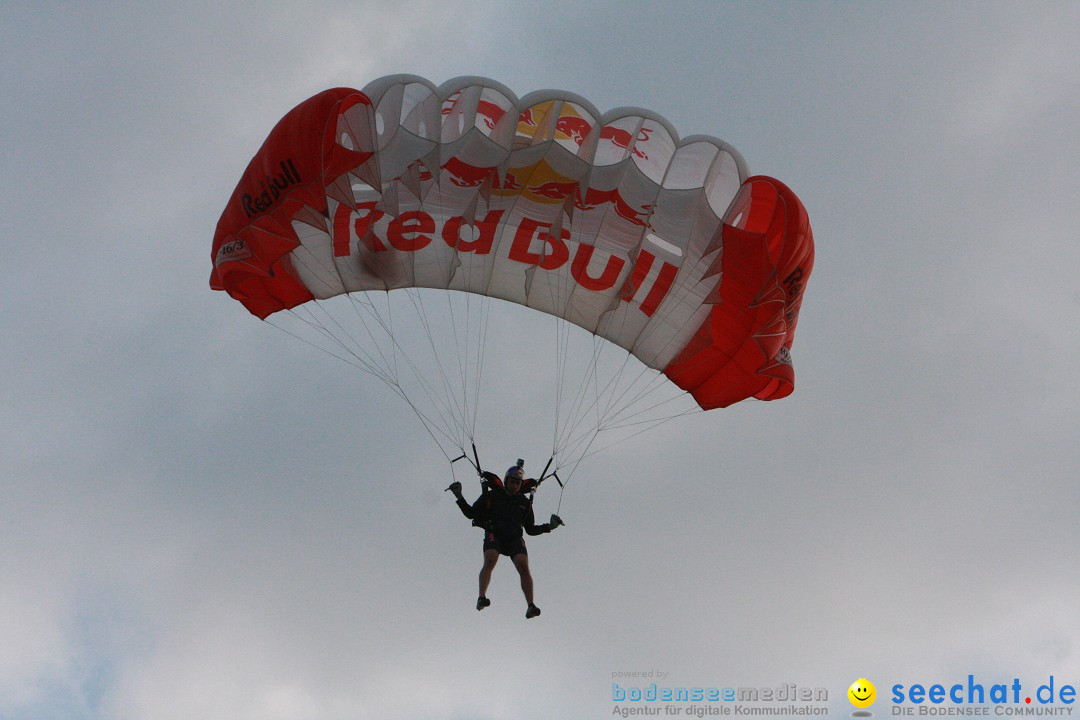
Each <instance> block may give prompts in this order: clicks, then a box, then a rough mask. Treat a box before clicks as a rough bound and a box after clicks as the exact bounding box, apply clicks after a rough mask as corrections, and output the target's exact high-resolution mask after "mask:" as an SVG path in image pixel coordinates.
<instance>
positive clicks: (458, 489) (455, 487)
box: [446, 480, 461, 497]
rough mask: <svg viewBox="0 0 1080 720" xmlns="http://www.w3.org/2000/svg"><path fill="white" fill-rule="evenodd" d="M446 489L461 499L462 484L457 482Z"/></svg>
mask: <svg viewBox="0 0 1080 720" xmlns="http://www.w3.org/2000/svg"><path fill="white" fill-rule="evenodd" d="M446 489H447V490H449V491H450V492H452V493H454V495H455V496H457V497H461V483H459V482H458V481H457V480H455V481H454V482H452V483H450V487H448V488H446Z"/></svg>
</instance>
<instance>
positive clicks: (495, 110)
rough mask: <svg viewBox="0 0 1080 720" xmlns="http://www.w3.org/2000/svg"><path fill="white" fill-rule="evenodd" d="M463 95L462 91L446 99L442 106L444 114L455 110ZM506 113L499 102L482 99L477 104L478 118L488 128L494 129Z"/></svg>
mask: <svg viewBox="0 0 1080 720" xmlns="http://www.w3.org/2000/svg"><path fill="white" fill-rule="evenodd" d="M460 97H461V93H460V92H456V93H454V94H453V95H451V96H450V97H448V98H447V99H446V102H444V103H443V106H442V110H441V112H442V114H443V115H449V114H450V113H452V112H454V106H455V105H457V102H458V98H460ZM505 114H506V109H505V108H503V107H502V106H501V105H499V104H497V103H493V102H491V101H490V100H481V101H479V102H478V103H477V104H476V118H477V120H479V121H480V122H481V123H482V124H483V125H484V127H486V128H487V129H488V130H494V129H495V126H496V125H497V124H498V122H499V120H501V119H502V117H503V115H505Z"/></svg>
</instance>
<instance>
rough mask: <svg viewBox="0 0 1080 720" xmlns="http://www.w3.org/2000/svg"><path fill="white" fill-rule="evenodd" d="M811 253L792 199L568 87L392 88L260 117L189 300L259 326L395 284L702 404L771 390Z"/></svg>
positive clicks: (382, 82) (393, 83)
mask: <svg viewBox="0 0 1080 720" xmlns="http://www.w3.org/2000/svg"><path fill="white" fill-rule="evenodd" d="M813 254H814V251H813V239H812V233H811V230H810V224H809V220H808V218H807V214H806V211H805V209H804V208H803V206H802V204H801V203H800V202H799V200H798V198H796V196H795V195H794V193H792V192H791V190H789V189H788V188H787V187H786V186H785V185H783V184H782V183H780V182H779V181H777V180H774V179H772V178H769V177H764V176H758V177H747V171H746V166H745V163H744V161H743V159H742V157H740V155H739V154H738V152H736V151H735V150H734V149H733V148H732V147H730V146H728V145H727V144H726V143H724V142H722V141H720V140H717V139H715V138H712V137H705V136H692V137H687V138H684V139H681V140H680V138H679V137H678V135H677V134H676V132H675V130H674V129H673V128H672V127H671V126H670V124H669V123H668V122H667V121H666V120H665V119H664V118H663V117H661V116H660V115H658V114H656V113H654V112H650V111H648V110H642V109H638V108H619V109H616V110H611V111H609V112H607V113H603V114H601V113H600V112H599V111H597V110H596V109H595V108H594V107H593V106H592V105H591V104H590V103H589V102H588V101H587V100H585V99H583V98H581V97H578V96H576V95H573V94H571V93H568V92H562V91H552V90H544V91H539V92H534V93H531V94H529V95H526V96H525V97H522V98H518V97H516V96H515V95H514V94H513V93H512V92H511V91H510V90H509V89H507V88H506V87H504V86H503V85H501V84H499V83H497V82H494V81H492V80H489V79H486V78H476V77H465V78H457V79H454V80H450V81H448V82H447V83H445V84H443V85H442V86H440V87H436V86H434V85H433V84H431V83H429V82H428V81H427V80H424V79H422V78H419V77H414V76H403V75H397V76H389V77H384V78H381V79H378V80H375V81H374V82H372V83H370V84H369V85H368V86H367V87H365V88H364V89H363V90H362V91H360V90H353V89H349V88H336V89H332V90H327V91H325V92H322V93H320V94H318V95H316V96H314V97H312V98H310V99H309V100H306V101H304V102H303V103H301V104H300V105H298V106H297V107H296V108H294V109H293V110H292V111H291V112H289V113H288V114H287V115H286V116H285V117H284V118H282V119H281V121H280V122H279V123H278V124H277V125H276V126H275V127H274V129H273V130H272V131H271V133H270V135H269V137H268V138H267V139H266V141H265V143H264V144H263V146H262V147H261V148H260V149H259V151H258V153H257V154H256V155H255V157H254V158H253V159H252V161H251V163H250V164H249V165H248V168H247V170H246V171H245V173H244V175H243V177H242V179H241V180H240V183H239V184H238V185H237V187H236V190H235V191H234V192H233V195H232V197H231V199H230V200H229V203H228V205H227V206H226V208H225V211H224V213H223V214H222V216H221V219H220V221H219V222H218V225H217V231H216V233H215V235H214V242H213V250H212V259H213V272H212V274H211V277H210V285H211V287H212V288H214V289H217V290H225V291H226V292H228V293H229V295H231V296H232V297H234V298H235V299H237V300H239V301H240V302H241V303H243V304H244V306H245V307H246V308H247V309H248V310H249V311H251V312H252V313H253V314H254V315H256V316H258V317H260V318H267V317H268V316H270V315H272V314H274V313H277V312H279V311H282V310H286V309H290V308H295V307H297V306H299V305H302V304H304V303H308V302H309V301H312V300H322V299H327V298H331V297H333V296H336V295H341V294H344V293H351V294H355V293H363V292H365V291H376V290H378V291H389V290H394V289H398V288H435V289H443V290H456V291H462V292H465V293H474V294H479V295H484V296H489V297H494V298H500V299H503V300H507V301H510V302H514V303H519V304H520V305H523V306H526V307H528V308H532V309H534V310H536V311H538V312H541V313H547V314H550V315H555V316H557V317H560V318H562V319H564V320H566V321H567V322H569V323H573V324H574V325H577V326H579V327H581V328H584V329H585V330H587V331H588V332H590V333H593V334H595V335H596V336H599V337H601V338H604V339H605V340H607V341H610V342H611V343H614V344H616V345H618V346H620V347H622V348H624V349H625V350H626V351H628V352H629V353H631V354H633V355H634V356H635V357H637V358H638V359H639V360H640V361H641V362H642V363H644V364H645V365H647V366H648V367H650V368H654V369H656V370H657V371H660V372H662V373H663V374H664V375H665V376H666V377H667V378H669V379H670V380H671V381H672V382H674V383H675V384H676V385H677V386H678V387H680V388H682V389H684V390H686V391H687V392H689V393H690V394H691V395H692V397H693V398H694V400H695V402H696V403H697V404H698V405H699V406H700V407H701V408H703V409H710V408H716V407H724V406H727V405H730V404H732V403H735V402H738V401H740V400H743V399H746V398H750V397H754V398H758V399H762V400H772V399H776V398H782V397H785V396H786V395H788V394H790V393H791V391H792V389H793V387H794V372H793V369H792V365H791V357H790V349H791V345H792V342H793V339H794V334H795V326H796V322H797V319H798V315H799V307H800V303H801V300H802V295H803V290H804V288H805V286H806V282H807V280H808V278H809V276H810V271H811V267H812V265H813Z"/></svg>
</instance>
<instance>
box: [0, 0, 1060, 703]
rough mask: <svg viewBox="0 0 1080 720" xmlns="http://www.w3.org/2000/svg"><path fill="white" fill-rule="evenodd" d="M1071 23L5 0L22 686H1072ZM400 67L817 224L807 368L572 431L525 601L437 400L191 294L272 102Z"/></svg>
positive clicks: (12, 508)
mask: <svg viewBox="0 0 1080 720" xmlns="http://www.w3.org/2000/svg"><path fill="white" fill-rule="evenodd" d="M1078 36H1080V5H1077V4H1075V3H1069V2H1061V3H1038V2H1034V3H1023V4H1018V3H989V2H980V3H961V2H957V3H864V4H855V3H801V2H800V3H711V2H709V3H707V2H686V3H674V2H672V3H666V2H656V3H647V2H596V3H569V2H567V3H559V2H545V3H516V2H505V3H501V2H469V3H458V2H432V3H423V2H413V3H407V4H401V5H399V4H398V3H390V2H387V3H375V2H368V3H365V2H338V3H333V2H327V3H314V2H313V3H299V2H297V3H284V2H282V3H270V2H267V3H258V4H243V5H240V4H222V3H220V2H201V1H200V2H186V3H147V2H131V3H50V2H18V1H11V0H9V1H7V2H3V3H2V4H0V70H2V73H3V75H2V77H3V102H2V103H0V143H2V144H0V152H2V155H0V157H2V161H0V162H2V166H3V172H2V173H0V257H2V260H3V267H4V275H5V278H6V281H5V282H4V283H3V286H2V290H0V292H2V293H3V296H2V308H3V309H2V314H0V328H2V331H3V332H2V336H3V341H2V342H0V362H2V367H3V370H4V372H3V380H2V382H0V400H2V403H3V407H4V413H3V420H2V421H0V448H2V453H0V717H3V718H4V719H5V720H31V719H37V718H56V719H63V720H67V719H69V718H70V719H78V720H82V719H98V718H116V719H118V720H120V719H122V720H129V719H130V720H173V719H175V720H191V719H192V718H200V720H219V719H220V720H248V719H250V720H276V719H278V718H280V719H281V720H294V719H295V720H306V719H308V718H312V719H315V718H318V719H324V718H325V719H328V720H338V719H340V720H352V719H354V718H380V719H381V718H388V719H389V718H418V717H423V718H433V719H437V718H447V719H451V718H505V717H515V718H522V719H525V718H553V717H564V718H583V719H587V718H603V717H608V716H610V715H611V712H612V706H613V703H612V696H611V693H612V688H611V683H612V674H613V673H618V672H625V671H648V670H660V671H663V672H665V673H668V674H669V676H668V682H670V683H671V684H673V685H685V686H695V685H697V686H717V687H723V686H740V685H744V686H778V685H781V684H784V683H798V684H800V685H805V686H813V687H825V688H828V689H829V692H830V706H831V708H832V711H833V713H834V714H835V715H837V716H840V715H846V714H847V713H848V712H849V711H850V710H851V706H850V705H849V704H848V703H847V700H846V697H845V695H844V693H845V692H846V688H847V687H848V685H849V684H851V682H853V681H854V680H855V679H857V678H859V677H866V678H868V679H870V680H872V681H873V682H875V683H876V684H877V686H878V690H879V694H880V695H881V696H882V697H883V699H881V700H879V701H878V704H877V705H876V706H875V708H874V709H875V711H876V713H877V714H878V715H879V716H881V715H885V714H888V712H889V708H888V704H887V698H886V697H885V696H886V695H887V693H886V692H885V690H883V689H887V688H889V687H891V686H892V685H893V684H896V683H903V684H905V685H909V684H912V683H926V684H932V683H945V684H948V683H952V682H960V681H963V680H965V679H966V678H967V676H968V675H969V674H975V675H976V676H977V677H978V678H980V679H984V680H985V682H986V683H987V684H988V685H989V684H991V683H994V682H1011V680H1012V679H1013V678H1020V679H1021V681H1022V682H1024V683H1030V684H1031V685H1037V684H1040V683H1043V682H1045V681H1046V679H1047V678H1048V677H1049V676H1050V675H1053V676H1055V678H1057V679H1058V682H1059V683H1061V682H1071V683H1072V684H1074V685H1077V684H1080V645H1078V641H1080V615H1078V613H1077V600H1076V599H1077V598H1078V597H1080V574H1078V565H1077V557H1078V556H1080V523H1078V522H1077V507H1078V501H1080V490H1078V487H1080V486H1078V483H1077V478H1078V476H1080V449H1078V446H1077V443H1076V435H1077V430H1078V428H1080V410H1078V407H1080V383H1077V373H1076V370H1077V359H1076V358H1077V353H1078V350H1080V331H1078V327H1080V325H1078V320H1077V318H1078V315H1080V289H1078V280H1077V279H1078V271H1077V268H1078V267H1080V243H1078V242H1077V235H1076V233H1077V227H1078V222H1077V221H1078V220H1080V210H1078V195H1077V189H1078V188H1080V134H1078V133H1077V117H1080V71H1078V69H1077V63H1076V38H1077V37H1078ZM391 73H413V74H417V75H420V76H423V77H426V78H428V79H430V80H432V81H433V82H434V83H436V84H439V83H442V82H443V81H445V80H447V79H449V78H452V77H455V76H458V75H481V76H487V77H491V78H494V79H495V80H498V81H500V82H502V83H504V84H505V85H507V86H508V87H509V88H511V89H512V90H514V91H515V92H516V93H517V94H518V95H519V96H522V95H525V94H526V93H528V92H530V91H533V90H538V89H542V88H559V89H565V90H569V91H572V92H574V93H578V94H580V95H582V96H584V97H585V98H587V99H589V100H590V101H591V102H592V103H593V104H594V105H596V106H597V107H598V108H600V109H601V110H606V109H610V108H614V107H618V106H624V105H634V106H640V107H645V108H650V109H654V110H656V111H658V112H660V113H662V114H663V115H664V116H665V117H667V118H668V119H669V120H670V121H671V123H672V125H673V126H674V127H675V128H677V129H678V130H679V132H680V133H681V134H683V135H691V134H697V133H703V134H710V135H715V136H718V137H720V138H723V139H724V140H726V141H727V142H730V143H731V144H732V145H734V146H735V147H736V148H738V149H739V151H740V152H741V153H742V155H743V156H744V157H745V158H746V160H747V162H748V164H749V166H750V169H751V171H753V172H755V173H764V174H769V175H773V176H775V177H778V178H780V179H781V180H783V181H784V182H785V183H787V184H788V185H790V186H791V187H792V189H794V190H795V192H796V193H797V194H798V195H799V196H800V197H801V198H802V200H803V201H804V203H805V205H806V207H807V209H808V211H809V214H810V219H811V223H812V225H813V228H814V234H815V239H816V247H817V263H816V267H815V270H814V274H813V277H812V278H811V281H810V283H809V287H808V290H807V294H806V299H805V302H804V304H803V311H802V316H801V319H800V325H799V333H798V337H797V340H796V344H795V348H794V353H793V357H794V363H795V368H796V375H797V383H796V390H795V393H794V394H793V395H792V396H791V397H789V398H787V399H784V400H781V401H777V402H772V403H763V402H749V403H743V404H741V405H738V406H735V407H732V408H730V409H727V410H722V411H716V412H710V413H706V414H698V415H694V416H691V417H688V418H683V419H681V420H678V421H674V422H672V423H668V424H666V425H664V426H662V427H661V428H659V429H657V430H654V431H653V432H651V433H649V434H646V435H643V436H641V437H640V438H638V439H637V440H636V441H635V442H633V443H626V444H623V445H620V446H616V447H615V448H612V449H610V450H608V451H605V452H604V453H601V454H598V455H595V456H593V457H592V458H590V459H589V460H587V461H586V464H585V465H583V466H582V467H581V468H580V469H579V471H578V472H577V473H576V474H575V476H574V478H573V481H572V482H571V483H570V484H569V485H568V487H567V490H566V492H565V493H564V495H563V497H562V504H561V508H560V513H561V514H562V516H563V517H564V518H565V519H566V521H567V523H568V526H567V527H566V528H563V529H560V530H558V531H557V532H556V533H555V534H553V535H547V536H542V537H539V538H536V539H532V540H530V541H529V549H530V558H531V562H532V568H533V574H534V577H535V579H536V585H537V603H538V604H539V605H540V606H541V607H542V608H543V615H542V616H541V617H539V618H537V619H535V620H530V621H528V622H526V621H525V619H524V617H523V613H524V602H523V600H522V599H521V595H520V591H519V590H518V587H517V578H516V576H515V574H514V572H513V570H512V568H511V566H510V564H509V563H508V562H504V563H503V564H501V565H500V566H499V567H497V568H496V571H495V577H494V581H493V583H492V588H491V591H490V595H491V597H492V601H493V604H492V607H491V608H489V609H488V610H485V611H484V612H483V613H477V612H476V611H475V609H474V608H473V605H474V603H475V598H476V573H477V571H478V570H479V568H480V560H481V557H480V556H481V553H480V543H481V538H480V536H479V534H478V531H477V530H476V529H474V528H471V527H469V525H468V522H467V521H465V520H464V519H463V518H462V517H461V515H460V514H459V512H458V511H457V509H456V508H455V507H454V506H453V504H452V503H451V501H450V498H449V496H448V494H446V493H443V491H442V490H443V488H444V487H445V486H446V484H447V482H448V481H449V479H450V477H451V472H450V468H449V466H448V465H447V462H446V459H445V457H444V456H443V455H442V454H441V453H440V452H439V451H438V449H437V448H436V447H435V446H434V445H433V444H432V443H431V442H430V440H429V439H428V438H427V435H426V434H425V433H424V432H423V430H422V428H421V427H420V426H419V424H418V423H417V421H416V419H415V417H414V416H413V415H412V414H411V412H410V411H409V409H408V407H407V406H405V405H404V404H402V403H400V402H399V401H398V400H397V399H396V398H394V397H393V396H392V395H391V394H390V393H389V392H388V391H387V390H386V388H385V387H383V386H382V385H380V384H378V383H377V382H375V381H373V380H372V379H370V378H368V377H366V376H364V375H362V374H359V373H355V372H352V371H350V370H349V369H348V368H345V367H343V366H341V365H340V364H335V363H334V362H333V361H332V360H329V359H328V358H327V357H326V356H325V355H322V354H321V353H318V352H313V351H312V349H311V348H309V347H307V346H305V345H303V344H302V343H298V342H295V341H293V340H292V339H291V338H289V337H288V336H286V335H284V334H283V333H281V332H279V331H277V330H275V329H274V328H272V327H268V326H267V325H266V324H264V323H261V322H259V321H258V320H257V319H255V318H254V317H252V316H251V315H249V314H248V313H247V312H246V311H245V310H244V309H243V308H242V307H241V306H240V305H239V304H238V303H236V302H235V301H233V300H231V299H230V298H228V297H227V296H226V295H224V294H223V293H215V292H212V291H211V290H210V289H209V287H208V284H207V279H208V277H209V273H210V242H211V238H212V235H213V231H214V226H215V224H216V222H217V219H218V216H219V215H220V213H221V211H222V209H223V207H224V205H225V202H226V201H227V199H228V197H229V195H230V193H231V192H232V189H233V187H234V186H235V184H236V182H237V180H238V179H239V177H240V174H241V173H242V171H243V169H244V167H245V166H246V164H247V162H248V160H249V159H250V157H251V156H252V154H254V152H255V151H256V150H257V149H258V147H259V145H260V144H261V143H262V140H263V138H264V137H265V136H266V133H267V132H268V131H269V129H270V128H271V127H272V126H273V124H274V123H275V122H276V121H277V120H278V118H280V117H281V115H283V114H284V113H285V112H287V111H288V110H289V109H290V108H291V107H293V106H294V105H296V104H297V103H299V102H300V101H301V100H303V99H305V98H307V97H309V96H311V95H313V94H315V93H316V92H318V91H320V90H322V89H325V88H329V87H334V86H349V87H356V88H360V87H363V86H364V85H365V84H366V83H368V82H369V81H371V80H373V79H375V78H377V77H380V76H383V75H387V74H391ZM522 384H523V383H522V378H521V377H517V378H515V377H514V376H513V373H512V372H507V373H505V374H502V375H496V376H493V375H489V376H488V384H487V386H486V388H485V393H486V394H487V395H488V397H489V398H493V399H496V400H498V399H500V398H510V397H514V396H515V394H516V393H518V392H519V391H520V387H521V385H522ZM528 407H529V403H522V404H521V407H520V409H519V410H518V411H517V419H516V421H515V424H519V425H520V428H521V430H522V432H523V433H524V436H530V435H533V434H545V435H546V434H548V433H550V429H549V428H548V427H547V426H546V425H545V419H544V418H543V417H534V416H532V415H531V414H530V413H529V411H528ZM479 440H480V442H481V445H482V447H483V448H484V454H485V456H486V457H488V458H490V464H491V465H493V466H505V465H508V464H510V463H512V462H513V460H514V458H516V457H518V456H519V455H521V454H522V452H523V451H522V450H521V448H520V446H515V447H501V446H499V443H497V442H490V441H489V442H488V443H487V444H484V439H483V438H480V439H479ZM543 460H544V458H540V457H535V458H534V457H532V456H530V458H529V462H530V463H541V462H543ZM500 469H501V467H500ZM463 479H464V478H463ZM469 482H471V481H469ZM475 490H476V488H475V486H468V485H467V488H466V494H467V495H470V496H471V495H473V494H475ZM558 499H559V498H558V496H557V494H554V493H549V491H548V490H547V488H546V486H545V488H544V489H543V490H542V491H541V494H540V495H539V496H538V498H537V511H538V514H539V515H540V516H541V517H546V515H547V513H550V512H552V511H553V510H554V509H555V507H556V504H557V502H558Z"/></svg>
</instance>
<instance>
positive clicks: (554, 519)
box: [548, 513, 566, 530]
mask: <svg viewBox="0 0 1080 720" xmlns="http://www.w3.org/2000/svg"><path fill="white" fill-rule="evenodd" d="M565 524H566V523H564V522H563V521H562V518H561V517H559V516H558V515H556V514H554V513H552V514H551V520H550V521H549V522H548V525H550V526H551V529H552V530H554V529H555V528H557V527H559V526H560V525H565Z"/></svg>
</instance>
